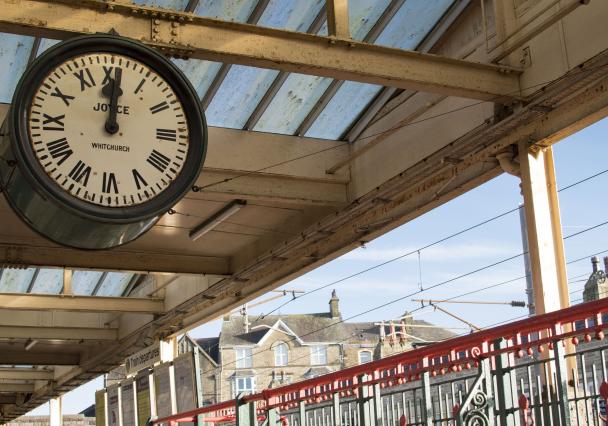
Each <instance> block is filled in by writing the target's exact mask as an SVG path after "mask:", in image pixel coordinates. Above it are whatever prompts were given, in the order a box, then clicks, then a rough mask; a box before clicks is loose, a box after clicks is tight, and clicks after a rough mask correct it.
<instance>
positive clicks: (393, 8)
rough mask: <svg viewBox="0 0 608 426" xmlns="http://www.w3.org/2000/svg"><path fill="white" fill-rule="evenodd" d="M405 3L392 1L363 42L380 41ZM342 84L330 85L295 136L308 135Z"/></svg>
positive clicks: (337, 82)
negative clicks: (380, 37) (383, 32)
mask: <svg viewBox="0 0 608 426" xmlns="http://www.w3.org/2000/svg"><path fill="white" fill-rule="evenodd" d="M403 3H405V0H392V1H391V2H390V3H389V4H388V6H387V7H386V9H385V10H384V12H383V13H382V15H381V16H380V18H378V21H377V22H376V23H375V24H374V26H372V28H371V29H370V30H369V32H368V33H367V35H366V36H365V38H364V39H363V42H364V43H374V42H375V41H376V40H377V39H378V37H379V36H380V34H382V31H383V30H384V29H385V28H386V26H387V25H388V23H389V22H390V21H391V19H393V16H395V13H397V11H398V10H399V9H400V8H401V6H403ZM342 84H344V80H333V81H332V82H331V83H330V84H329V86H328V87H327V89H325V92H324V93H323V94H322V95H321V97H320V98H319V100H318V101H317V103H316V104H315V106H314V107H313V108H312V109H311V110H310V112H309V113H308V115H307V116H306V118H304V120H303V121H302V123H301V124H300V126H299V127H298V129H297V130H296V132H295V134H296V135H297V136H304V135H305V134H306V132H307V131H308V129H310V126H312V125H313V123H314V122H315V120H316V119H317V117H319V114H321V112H323V110H324V109H325V107H326V106H327V104H328V103H329V101H331V99H332V98H333V97H334V95H335V94H336V93H337V92H338V90H339V89H340V87H342Z"/></svg>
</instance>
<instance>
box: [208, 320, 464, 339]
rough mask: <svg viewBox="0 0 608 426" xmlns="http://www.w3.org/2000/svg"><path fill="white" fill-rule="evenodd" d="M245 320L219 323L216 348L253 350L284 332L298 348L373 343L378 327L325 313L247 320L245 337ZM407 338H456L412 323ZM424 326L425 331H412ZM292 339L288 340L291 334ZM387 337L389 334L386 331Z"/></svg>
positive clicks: (378, 330)
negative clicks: (315, 344)
mask: <svg viewBox="0 0 608 426" xmlns="http://www.w3.org/2000/svg"><path fill="white" fill-rule="evenodd" d="M244 321H245V318H244V317H243V316H242V315H233V316H231V317H230V318H229V319H228V320H224V322H223V323H222V331H221V334H220V338H219V346H221V347H230V346H253V345H258V344H261V343H263V341H264V340H265V338H266V337H267V336H269V335H270V334H271V333H273V332H275V331H277V330H281V329H284V330H285V339H286V340H293V339H297V340H298V341H299V342H300V343H302V344H311V343H337V342H344V341H345V340H346V341H348V342H350V343H355V342H356V343H377V342H378V340H379V339H380V327H379V326H377V325H374V323H371V322H357V323H347V322H341V320H340V318H332V317H331V315H330V314H329V313H326V312H323V313H316V314H293V315H269V316H266V317H262V316H249V332H248V333H245V332H244V331H245V323H244ZM412 324H413V325H414V327H411V329H410V331H409V334H410V335H411V336H413V337H414V339H415V340H418V341H421V340H422V341H426V342H436V341H440V340H445V339H449V338H452V337H455V336H456V334H454V333H452V332H451V331H449V330H446V329H443V328H435V327H433V324H431V323H429V322H427V321H422V320H414V321H413V322H412ZM416 325H418V326H428V327H416ZM290 332H291V333H293V334H294V336H293V337H292V336H291V333H290ZM386 333H387V335H388V333H389V330H388V328H387V330H386Z"/></svg>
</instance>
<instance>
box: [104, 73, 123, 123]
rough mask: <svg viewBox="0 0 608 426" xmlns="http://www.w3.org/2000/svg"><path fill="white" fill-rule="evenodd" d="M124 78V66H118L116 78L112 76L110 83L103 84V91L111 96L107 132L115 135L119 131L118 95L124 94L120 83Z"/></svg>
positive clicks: (105, 94) (107, 95)
mask: <svg viewBox="0 0 608 426" xmlns="http://www.w3.org/2000/svg"><path fill="white" fill-rule="evenodd" d="M121 80H122V68H120V67H116V68H115V71H114V78H110V79H109V81H108V83H107V84H106V85H105V86H103V88H102V89H101V93H102V94H103V95H104V96H106V97H108V98H110V107H109V108H108V111H109V115H108V119H107V120H106V125H105V128H106V132H108V133H110V134H111V135H113V134H114V133H116V132H118V129H119V126H118V123H117V122H116V115H117V113H118V97H119V96H120V95H122V89H121V88H120V83H121Z"/></svg>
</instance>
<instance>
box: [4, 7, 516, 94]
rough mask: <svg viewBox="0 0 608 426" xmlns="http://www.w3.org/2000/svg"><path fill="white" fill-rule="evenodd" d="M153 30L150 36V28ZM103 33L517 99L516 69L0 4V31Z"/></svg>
mask: <svg viewBox="0 0 608 426" xmlns="http://www.w3.org/2000/svg"><path fill="white" fill-rule="evenodd" d="M176 20H178V21H180V23H181V25H180V26H179V27H178V28H177V31H174V29H173V28H174V27H172V25H171V24H172V23H174V22H175V21H176ZM156 22H158V23H156ZM155 25H156V27H155V28H157V29H158V30H159V32H158V33H157V32H152V31H150V28H151V26H155ZM111 29H114V30H115V31H117V32H118V33H119V34H121V35H123V36H125V37H130V38H134V39H138V40H142V41H143V42H144V43H148V44H150V45H152V46H156V47H158V48H163V49H165V50H166V51H167V52H175V54H177V55H181V56H184V55H186V56H190V57H193V58H198V59H205V60H211V61H219V62H230V63H237V64H242V65H247V66H255V67H261V68H270V69H278V70H284V71H290V72H298V73H302V74H311V75H318V76H324V77H330V78H334V79H338V80H352V81H359V82H362V83H370V84H380V85H383V86H394V87H399V88H403V89H411V90H421V91H427V92H435V93H440V94H443V95H451V96H461V97H466V98H474V99H481V100H487V101H498V100H502V99H509V98H514V97H518V96H519V94H520V85H519V72H518V71H517V70H515V69H512V68H509V67H505V66H496V65H490V64H480V63H474V62H467V61H463V60H457V59H451V58H445V57H441V56H436V55H428V54H422V53H419V52H411V51H404V50H399V49H392V48H387V47H383V46H375V45H370V44H366V43H360V42H357V41H354V40H340V39H336V38H333V37H323V36H318V35H310V34H303V33H297V32H293V31H284V30H278V29H273V28H264V27H258V26H252V25H248V24H240V23H235V22H225V21H217V20H213V19H208V18H202V17H198V16H192V15H191V14H187V13H183V12H171V11H167V12H166V13H165V12H163V14H162V15H161V14H159V10H158V8H151V7H144V6H138V5H134V4H127V3H113V4H111V5H109V4H108V3H107V2H105V1H101V0H90V1H88V2H86V3H83V2H76V1H74V0H70V1H65V2H60V3H59V2H50V1H44V0H0V31H4V32H12V33H18V34H26V35H34V36H46V37H52V38H59V39H65V38H68V37H71V36H73V35H74V34H95V33H100V32H101V33H107V32H109V31H110V30H111ZM173 32H177V34H176V35H173V34H172V33H173ZM153 34H154V35H153Z"/></svg>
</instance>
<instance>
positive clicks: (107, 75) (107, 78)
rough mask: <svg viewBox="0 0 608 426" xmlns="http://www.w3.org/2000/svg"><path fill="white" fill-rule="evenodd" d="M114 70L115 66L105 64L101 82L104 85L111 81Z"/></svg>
mask: <svg viewBox="0 0 608 426" xmlns="http://www.w3.org/2000/svg"><path fill="white" fill-rule="evenodd" d="M113 70H114V67H106V66H105V65H103V73H104V74H103V81H102V82H101V85H102V86H103V85H104V84H106V83H107V82H108V81H110V79H111V78H112V71H113Z"/></svg>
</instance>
